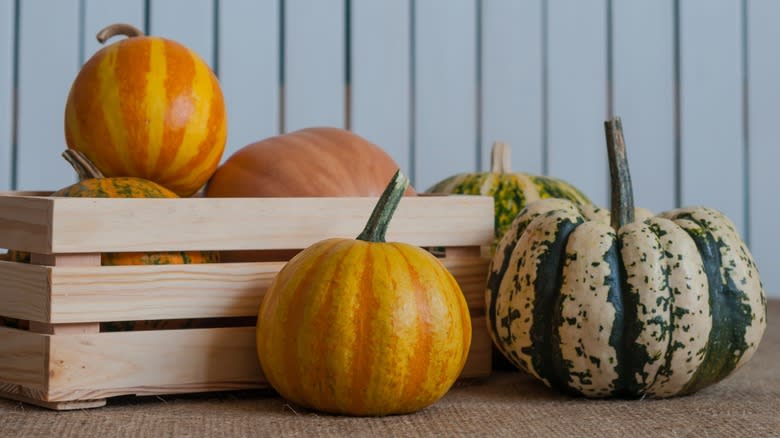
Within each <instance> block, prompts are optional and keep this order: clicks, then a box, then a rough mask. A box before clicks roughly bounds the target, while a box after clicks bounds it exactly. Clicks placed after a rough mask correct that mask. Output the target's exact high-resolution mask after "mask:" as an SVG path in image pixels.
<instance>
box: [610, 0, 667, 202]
mask: <svg viewBox="0 0 780 438" xmlns="http://www.w3.org/2000/svg"><path fill="white" fill-rule="evenodd" d="M674 13H675V11H674V2H673V1H672V0H662V1H657V0H643V1H633V2H621V1H615V2H612V23H613V32H612V37H613V38H612V47H613V57H612V65H613V70H612V71H613V87H614V88H613V92H614V94H613V98H614V101H613V102H614V111H613V112H614V114H615V115H618V116H620V117H621V118H622V119H623V128H624V130H625V136H626V144H627V146H628V159H629V164H630V165H631V179H632V182H633V186H634V201H635V202H636V205H639V206H642V207H645V208H649V209H651V210H653V211H655V212H660V211H664V210H669V209H672V208H674V207H675V190H676V181H675V178H676V172H675V159H676V154H675V94H674V93H675V90H674V75H675V66H674V49H675V47H674V44H675V42H674Z"/></svg>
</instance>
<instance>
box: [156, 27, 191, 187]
mask: <svg viewBox="0 0 780 438" xmlns="http://www.w3.org/2000/svg"><path fill="white" fill-rule="evenodd" d="M161 47H162V50H163V51H164V57H165V63H164V65H165V70H166V73H167V76H166V78H165V81H164V83H163V87H162V91H163V92H164V93H165V99H166V105H167V110H166V111H165V112H164V114H162V116H163V117H164V120H165V130H164V132H162V136H161V138H160V143H158V144H157V145H156V146H157V148H158V149H159V155H158V156H157V157H156V158H157V159H156V162H155V163H154V173H153V176H154V178H161V177H162V176H163V175H170V172H171V167H172V166H173V165H174V163H175V162H176V160H177V159H178V156H179V154H181V153H182V151H181V150H180V148H181V147H182V143H183V141H184V136H185V133H186V130H187V124H188V123H190V118H191V117H192V113H193V111H195V105H196V103H195V102H194V100H193V89H192V87H193V85H192V81H193V80H194V78H195V69H196V66H195V61H194V60H193V58H192V55H191V53H190V52H189V51H188V50H186V49H184V48H183V47H181V46H180V45H179V44H178V43H175V42H173V41H169V40H163V41H162V42H161ZM168 180H170V178H169V177H166V178H163V181H168Z"/></svg>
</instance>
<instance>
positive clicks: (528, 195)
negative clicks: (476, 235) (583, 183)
mask: <svg viewBox="0 0 780 438" xmlns="http://www.w3.org/2000/svg"><path fill="white" fill-rule="evenodd" d="M491 162H492V164H491V168H490V172H471V173H460V174H457V175H454V176H451V177H449V178H446V179H444V180H442V181H440V182H438V183H437V184H435V185H434V186H433V187H431V188H429V189H428V190H427V193H446V194H461V195H484V196H492V197H493V199H494V200H495V204H494V205H495V207H494V208H495V216H496V224H495V231H496V241H498V239H500V238H501V236H503V235H504V233H505V232H506V230H507V229H508V228H509V226H510V225H511V224H512V221H513V220H514V218H515V217H516V216H517V214H518V213H519V212H520V210H522V209H523V207H525V206H526V205H527V204H528V203H529V202H533V201H536V200H538V199H546V198H560V199H568V200H569V201H572V202H574V203H577V204H590V200H589V199H588V198H587V197H586V196H585V195H584V194H583V193H582V192H580V191H579V190H578V189H577V188H576V187H574V186H572V185H570V184H569V183H567V182H565V181H562V180H560V179H557V178H552V177H549V176H539V175H532V174H529V173H518V172H512V170H511V161H510V150H509V145H508V144H507V143H504V142H496V143H494V144H493V148H492V150H491Z"/></svg>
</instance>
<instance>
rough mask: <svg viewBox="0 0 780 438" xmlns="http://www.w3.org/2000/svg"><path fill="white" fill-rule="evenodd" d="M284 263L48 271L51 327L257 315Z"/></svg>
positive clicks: (104, 267) (119, 267)
mask: <svg viewBox="0 0 780 438" xmlns="http://www.w3.org/2000/svg"><path fill="white" fill-rule="evenodd" d="M282 266H284V262H256V263H207V264H195V265H150V266H103V267H91V268H86V267H84V268H82V267H67V268H59V267H52V268H49V269H51V288H52V311H51V322H54V323H69V322H86V321H130V320H154V319H175V318H218V317H234V316H253V315H257V310H258V308H259V306H260V299H261V297H262V295H263V294H264V293H265V291H266V289H267V288H268V286H270V284H271V281H272V280H273V278H274V276H275V275H276V273H277V272H279V270H280V269H281V268H282Z"/></svg>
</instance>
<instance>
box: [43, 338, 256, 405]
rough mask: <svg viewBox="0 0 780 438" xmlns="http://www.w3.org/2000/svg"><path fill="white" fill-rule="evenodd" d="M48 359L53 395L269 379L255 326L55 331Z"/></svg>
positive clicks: (194, 388) (246, 384)
mask: <svg viewBox="0 0 780 438" xmlns="http://www.w3.org/2000/svg"><path fill="white" fill-rule="evenodd" d="M50 364H51V369H50V370H49V376H50V377H49V394H48V398H49V401H63V400H81V399H97V398H102V397H110V396H114V395H120V394H146V393H148V394H158V393H170V392H201V391H213V390H223V389H238V388H250V387H259V386H262V385H264V384H265V382H264V379H263V377H262V372H261V371H260V365H259V362H258V360H257V353H256V347H255V329H254V327H239V328H236V327H230V328H218V329H192V330H167V331H165V333H164V336H163V335H162V334H161V333H160V332H159V331H139V332H116V333H98V334H89V335H72V336H51V351H50ZM176 388H179V391H176Z"/></svg>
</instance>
